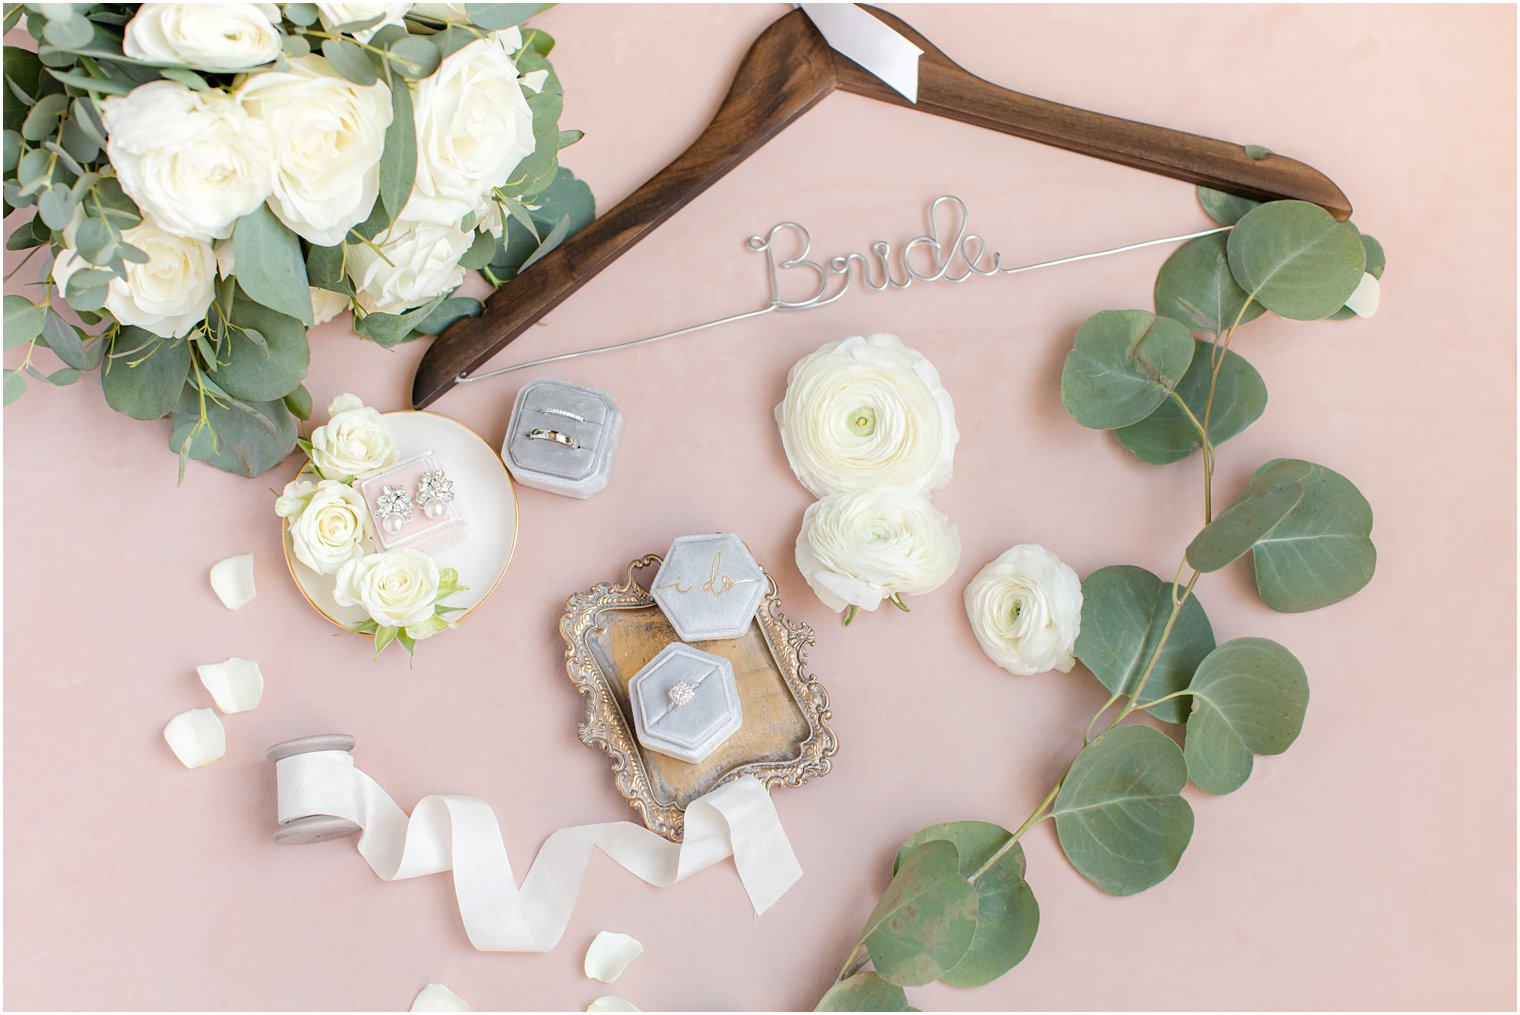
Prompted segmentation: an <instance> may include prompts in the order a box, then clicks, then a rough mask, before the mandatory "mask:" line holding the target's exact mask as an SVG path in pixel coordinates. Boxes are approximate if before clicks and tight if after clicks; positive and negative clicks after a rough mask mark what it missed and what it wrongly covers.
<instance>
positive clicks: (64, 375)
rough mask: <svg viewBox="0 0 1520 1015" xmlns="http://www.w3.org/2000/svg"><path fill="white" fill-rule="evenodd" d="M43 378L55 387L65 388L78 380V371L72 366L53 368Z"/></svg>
mask: <svg viewBox="0 0 1520 1015" xmlns="http://www.w3.org/2000/svg"><path fill="white" fill-rule="evenodd" d="M28 369H30V368H28ZM43 379H44V380H46V381H47V382H48V383H49V384H51V385H52V386H53V387H55V388H66V387H68V386H69V385H70V384H73V383H74V382H75V381H77V380H79V371H78V370H75V369H74V368H73V367H64V368H63V369H62V370H54V371H53V372H52V373H50V374H48V375H47V376H46V377H44V378H43Z"/></svg>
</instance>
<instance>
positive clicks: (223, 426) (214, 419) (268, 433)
mask: <svg viewBox="0 0 1520 1015" xmlns="http://www.w3.org/2000/svg"><path fill="white" fill-rule="evenodd" d="M206 417H207V419H208V420H209V421H210V423H211V428H212V430H214V431H215V438H213V437H212V434H211V432H210V431H208V430H207V429H205V428H204V427H203V428H202V429H201V430H200V431H199V432H198V433H196V434H195V436H194V438H193V439H192V438H191V437H190V434H191V433H192V432H193V431H194V428H195V425H196V423H197V421H198V420H199V419H200V394H199V392H197V391H196V390H195V388H194V387H193V386H191V387H187V388H186V389H185V392H184V395H183V396H182V397H181V398H180V400H179V404H178V405H176V406H175V407H174V414H173V416H172V422H173V424H174V430H173V432H172V433H171V434H170V435H169V450H170V451H173V452H174V453H175V454H181V453H182V452H183V451H184V450H185V441H186V440H189V441H190V446H189V448H188V453H189V457H191V458H194V459H196V460H198V461H202V462H206V463H208V464H210V465H214V466H216V467H217V468H218V469H221V470H222V471H224V472H233V473H237V474H238V475H240V476H249V477H252V476H257V475H258V474H259V473H261V472H267V471H268V470H270V469H272V468H274V467H275V466H276V465H279V464H280V463H281V462H282V461H284V460H285V456H286V455H288V454H290V453H291V452H292V451H293V450H295V446H296V421H295V419H294V417H292V416H291V415H290V412H289V411H288V410H287V409H286V408H285V404H284V403H283V402H280V401H272V402H257V403H254V404H253V405H250V406H248V408H247V409H243V408H239V407H238V406H236V405H227V406H220V405H217V404H216V403H215V402H213V401H212V400H211V399H209V398H208V399H206Z"/></svg>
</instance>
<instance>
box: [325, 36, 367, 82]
mask: <svg viewBox="0 0 1520 1015" xmlns="http://www.w3.org/2000/svg"><path fill="white" fill-rule="evenodd" d="M322 55H323V56H325V57H327V62H328V63H330V64H332V69H333V70H335V71H337V72H338V73H339V74H340V75H341V76H342V77H344V78H347V79H348V80H349V81H352V82H353V83H354V84H356V85H372V84H374V83H375V82H376V81H377V80H379V79H378V78H377V77H376V76H375V67H374V64H372V63H370V62H369V57H367V56H365V55H364V50H363V49H362V48H361V47H360V46H359V44H358V43H356V42H354V41H353V40H351V39H324V40H323V42H322Z"/></svg>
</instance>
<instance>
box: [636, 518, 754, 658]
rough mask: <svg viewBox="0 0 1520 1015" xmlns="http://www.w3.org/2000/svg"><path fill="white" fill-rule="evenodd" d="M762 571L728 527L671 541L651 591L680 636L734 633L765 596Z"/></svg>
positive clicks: (737, 633) (739, 633)
mask: <svg viewBox="0 0 1520 1015" xmlns="http://www.w3.org/2000/svg"><path fill="white" fill-rule="evenodd" d="M765 586H766V581H765V572H764V571H762V570H760V565H759V564H757V563H755V558H754V556H753V555H751V554H750V552H749V548H748V547H747V546H745V545H744V541H743V540H742V539H740V538H739V537H738V536H736V535H734V534H733V533H732V532H719V533H714V534H711V535H701V536H681V537H680V538H678V539H677V540H676V541H675V542H673V543H671V544H670V549H669V550H668V551H667V552H666V554H665V559H664V561H663V563H661V564H660V573H659V574H657V575H655V577H654V587H653V588H651V589H650V594H651V595H653V596H654V600H655V602H657V603H659V604H660V610H661V611H662V612H663V613H664V614H665V619H666V620H669V621H670V626H671V627H673V628H675V629H676V634H678V635H680V636H681V640H682V641H714V640H717V639H719V638H739V637H742V636H743V635H744V632H745V631H747V630H749V624H750V621H752V620H754V619H755V611H756V610H758V609H759V608H760V600H762V599H764V598H765Z"/></svg>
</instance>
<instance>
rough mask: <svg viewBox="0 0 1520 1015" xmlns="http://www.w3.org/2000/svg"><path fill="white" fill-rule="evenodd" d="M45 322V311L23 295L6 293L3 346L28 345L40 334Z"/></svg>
mask: <svg viewBox="0 0 1520 1015" xmlns="http://www.w3.org/2000/svg"><path fill="white" fill-rule="evenodd" d="M46 323H47V316H46V311H45V310H44V309H43V308H42V307H39V306H37V305H36V304H35V303H33V302H32V301H31V300H29V299H27V298H26V297H25V296H21V295H19V294H17V293H8V294H7V295H6V297H5V347H6V348H7V349H14V348H15V347H16V346H18V345H30V344H31V343H32V342H33V341H35V340H36V339H37V338H38V337H40V336H41V335H42V328H43V325H45V324H46Z"/></svg>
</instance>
